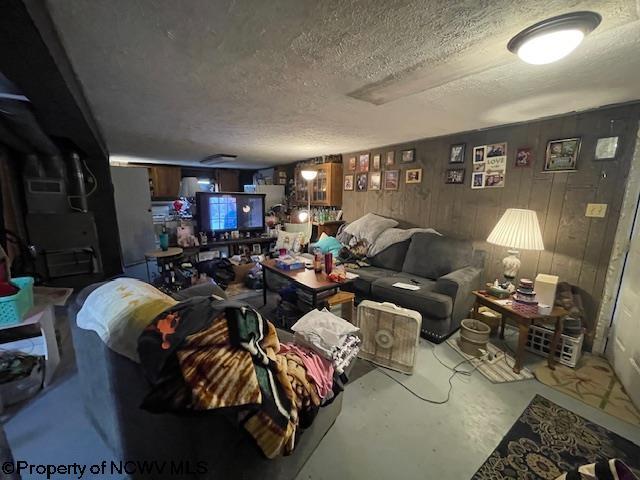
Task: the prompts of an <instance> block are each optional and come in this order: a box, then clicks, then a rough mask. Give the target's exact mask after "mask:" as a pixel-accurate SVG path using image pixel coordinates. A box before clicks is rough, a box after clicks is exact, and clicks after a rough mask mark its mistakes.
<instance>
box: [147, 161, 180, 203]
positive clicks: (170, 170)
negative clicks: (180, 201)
mask: <svg viewBox="0 0 640 480" xmlns="http://www.w3.org/2000/svg"><path fill="white" fill-rule="evenodd" d="M181 178H182V171H181V170H180V167H149V188H150V189H151V198H161V197H172V198H177V197H178V194H179V193H180V180H181Z"/></svg>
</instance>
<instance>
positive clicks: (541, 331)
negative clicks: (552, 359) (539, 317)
mask: <svg viewBox="0 0 640 480" xmlns="http://www.w3.org/2000/svg"><path fill="white" fill-rule="evenodd" d="M553 333H554V331H553V330H550V329H548V328H545V327H541V326H539V325H531V326H530V327H529V335H528V336H527V346H526V348H527V350H529V351H530V352H533V353H537V354H538V355H542V356H548V355H549V349H550V348H551V341H552V339H553ZM583 341H584V333H581V334H580V336H579V337H571V336H569V335H565V334H560V338H559V339H558V345H557V348H556V360H557V361H558V362H560V363H562V364H563V365H567V366H568V367H575V366H576V365H577V363H578V360H580V355H581V354H582V342H583Z"/></svg>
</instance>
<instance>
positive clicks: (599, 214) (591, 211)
mask: <svg viewBox="0 0 640 480" xmlns="http://www.w3.org/2000/svg"><path fill="white" fill-rule="evenodd" d="M606 214H607V204H606V203H587V212H586V213H585V216H587V217H595V218H604V216H605V215H606Z"/></svg>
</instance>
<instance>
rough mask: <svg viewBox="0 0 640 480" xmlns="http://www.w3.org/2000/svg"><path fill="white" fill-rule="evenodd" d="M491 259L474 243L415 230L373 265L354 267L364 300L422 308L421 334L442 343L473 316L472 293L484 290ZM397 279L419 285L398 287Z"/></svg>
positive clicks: (357, 289) (372, 261)
mask: <svg viewBox="0 0 640 480" xmlns="http://www.w3.org/2000/svg"><path fill="white" fill-rule="evenodd" d="M485 257H486V254H485V252H484V251H482V250H474V248H473V244H472V243H471V242H470V241H467V240H457V239H454V238H451V237H446V236H442V235H438V234H436V233H414V234H413V235H412V236H411V238H410V239H408V240H405V241H403V242H398V243H395V244H393V245H391V246H389V247H387V248H386V249H385V250H383V251H382V252H380V253H378V254H377V255H375V256H374V257H371V258H369V263H370V264H371V266H370V267H362V268H358V269H353V270H351V271H352V272H353V273H356V274H358V275H359V277H358V278H357V279H356V280H355V281H354V283H353V288H354V290H355V293H356V295H357V296H358V297H359V298H367V299H372V300H376V301H380V302H392V303H395V304H396V305H399V306H401V307H405V308H409V309H411V310H416V311H418V312H420V314H421V315H422V327H421V335H422V336H423V337H425V338H427V339H428V340H430V341H432V342H435V343H440V342H442V341H444V340H446V339H447V338H448V337H449V336H450V335H451V334H453V333H454V332H455V331H456V330H457V329H458V328H459V327H460V322H461V321H462V320H463V319H465V318H467V317H468V315H469V311H470V310H471V307H472V306H473V302H474V297H473V294H472V293H471V292H472V291H473V290H476V289H478V288H480V284H481V277H482V271H483V269H484V262H485ZM397 282H402V283H406V284H410V285H414V286H416V287H418V289H417V290H405V289H402V288H398V287H394V286H393V284H395V283H397Z"/></svg>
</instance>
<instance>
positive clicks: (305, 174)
mask: <svg viewBox="0 0 640 480" xmlns="http://www.w3.org/2000/svg"><path fill="white" fill-rule="evenodd" d="M300 175H302V178H304V179H305V180H306V181H307V201H308V203H307V223H308V226H307V230H308V232H309V242H311V233H312V231H313V230H312V228H313V227H312V226H311V220H312V219H311V182H313V181H314V180H315V179H316V177H317V176H318V171H317V170H302V171H301V172H300ZM298 219H299V220H300V221H304V220H303V216H302V215H300V216H298Z"/></svg>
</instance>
